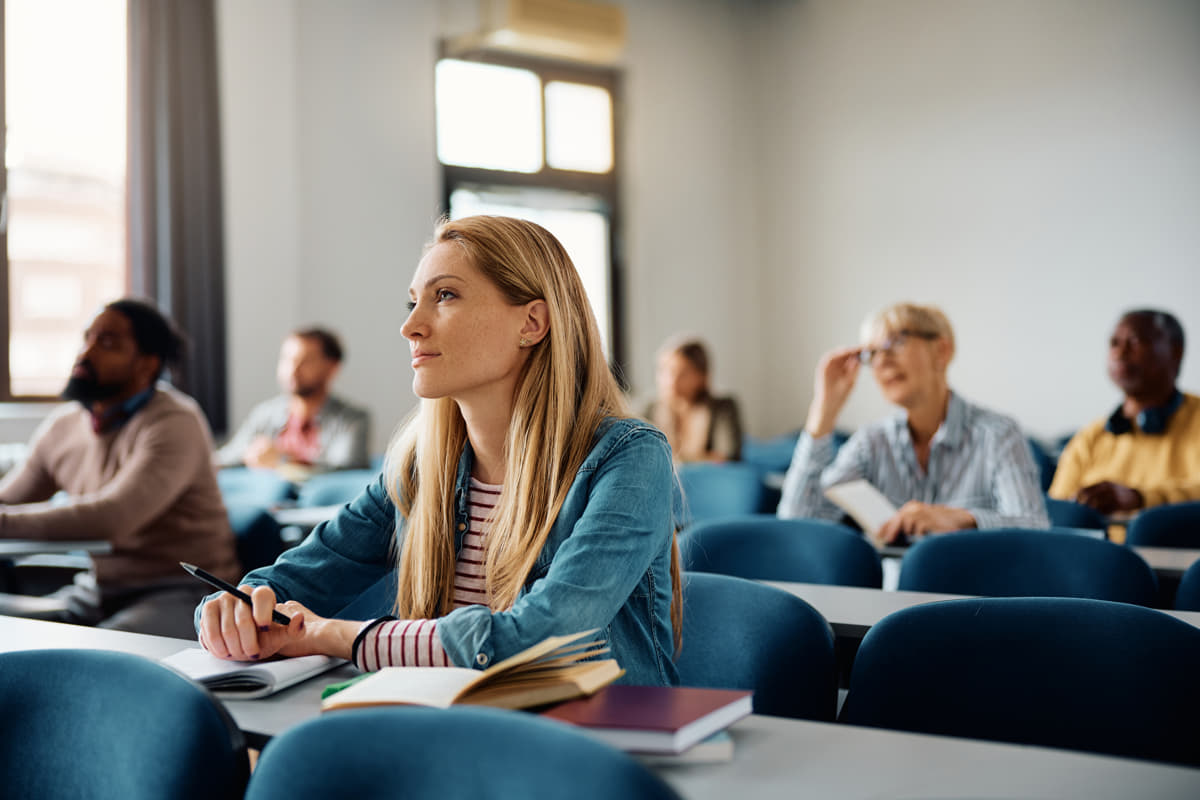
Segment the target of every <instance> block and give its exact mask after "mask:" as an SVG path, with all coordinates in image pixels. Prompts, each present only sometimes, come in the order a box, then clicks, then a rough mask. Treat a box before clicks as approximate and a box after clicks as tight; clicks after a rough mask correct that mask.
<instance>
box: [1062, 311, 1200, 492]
mask: <svg viewBox="0 0 1200 800" xmlns="http://www.w3.org/2000/svg"><path fill="white" fill-rule="evenodd" d="M1182 361H1183V327H1182V326H1181V325H1180V324H1179V320H1177V319H1176V318H1175V317H1174V316H1172V315H1171V314H1169V313H1167V312H1165V311H1157V310H1152V309H1147V310H1138V311H1130V312H1128V313H1126V314H1125V315H1124V316H1122V317H1121V319H1120V321H1119V322H1117V327H1116V329H1115V330H1114V331H1113V334H1112V338H1110V339H1109V342H1108V375H1109V377H1110V378H1111V379H1112V381H1113V383H1115V384H1116V385H1117V386H1118V387H1119V388H1120V389H1121V391H1122V392H1123V393H1124V395H1125V399H1124V400H1123V401H1122V403H1121V405H1120V406H1118V407H1117V409H1116V410H1115V411H1114V412H1113V413H1112V415H1111V416H1109V417H1106V418H1104V419H1101V420H1097V421H1096V422H1093V423H1091V424H1090V425H1088V426H1087V427H1085V428H1083V429H1082V430H1080V431H1079V432H1078V433H1077V434H1075V436H1073V437H1072V438H1071V441H1070V442H1068V443H1067V446H1066V448H1065V449H1064V450H1063V452H1062V456H1061V457H1060V458H1059V462H1058V469H1057V471H1056V472H1055V474H1054V482H1053V483H1052V484H1051V485H1050V491H1049V494H1050V496H1051V497H1053V498H1056V499H1059V500H1075V501H1076V502H1079V503H1082V504H1084V505H1087V506H1091V507H1092V508H1094V509H1096V510H1097V511H1099V512H1101V513H1103V514H1113V513H1117V512H1125V511H1135V510H1137V509H1141V508H1147V507H1149V506H1156V505H1161V504H1164V503H1181V502H1184V501H1187V500H1197V499H1200V397H1197V396H1196V395H1192V394H1185V393H1183V392H1181V391H1179V389H1177V388H1176V386H1175V381H1176V379H1177V378H1178V377H1179V365H1180V363H1181V362H1182Z"/></svg>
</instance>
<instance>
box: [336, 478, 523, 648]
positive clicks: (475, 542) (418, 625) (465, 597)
mask: <svg viewBox="0 0 1200 800" xmlns="http://www.w3.org/2000/svg"><path fill="white" fill-rule="evenodd" d="M501 488H503V487H501V486H494V485H491V484H486V483H482V482H480V481H477V480H475V479H474V478H471V491H470V495H469V497H468V509H467V514H468V517H469V519H470V525H469V526H468V528H467V530H466V532H465V533H464V534H463V541H462V548H461V549H460V550H459V552H458V558H457V560H456V561H455V564H454V591H453V598H454V607H455V608H462V607H463V606H470V605H486V604H487V600H488V597H487V592H486V590H485V588H484V587H485V577H486V576H485V574H484V568H483V557H484V553H485V552H486V549H485V541H486V539H487V535H488V532H489V531H490V530H491V528H492V525H491V522H490V519H491V516H492V513H493V511H494V509H495V507H496V503H497V502H498V501H499V498H500V489H501ZM358 638H359V641H358V646H357V647H356V648H355V653H354V665H355V666H356V667H358V668H359V669H361V670H377V669H382V668H383V667H450V666H454V665H453V664H451V663H450V659H449V658H448V657H447V656H446V651H445V650H444V649H442V642H441V640H440V639H439V638H438V635H437V621H436V620H432V619H399V620H397V619H388V618H387V617H384V618H382V619H377V620H374V621H372V622H368V623H366V625H364V626H363V629H362V631H361V632H360V633H359V636H358Z"/></svg>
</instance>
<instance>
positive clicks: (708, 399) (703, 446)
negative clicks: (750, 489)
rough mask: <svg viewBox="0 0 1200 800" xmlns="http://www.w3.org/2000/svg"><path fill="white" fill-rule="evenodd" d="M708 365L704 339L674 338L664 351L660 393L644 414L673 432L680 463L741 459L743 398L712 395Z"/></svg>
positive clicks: (674, 450) (670, 438)
mask: <svg viewBox="0 0 1200 800" xmlns="http://www.w3.org/2000/svg"><path fill="white" fill-rule="evenodd" d="M708 363H709V359H708V348H707V347H705V346H704V343H703V342H701V341H700V340H699V339H690V338H681V339H674V340H670V341H668V342H667V343H666V344H665V345H663V347H662V349H661V350H659V352H658V368H657V374H656V381H655V382H656V384H657V388H658V397H657V398H656V399H655V401H654V402H653V403H651V404H650V406H649V407H648V408H647V409H646V413H645V414H643V416H644V417H645V418H646V419H648V420H650V421H651V422H653V423H654V424H655V425H656V426H657V427H658V429H659V430H661V431H662V432H663V433H665V434H666V435H667V441H668V442H670V444H671V453H672V454H673V455H674V456H675V460H676V461H680V462H683V461H737V460H738V459H739V458H741V455H742V420H741V416H740V414H739V413H738V406H737V401H736V400H734V399H733V398H732V397H717V396H715V395H714V394H713V393H712V389H711V387H710V385H709V369H708Z"/></svg>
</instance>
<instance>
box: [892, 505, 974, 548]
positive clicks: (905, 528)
mask: <svg viewBox="0 0 1200 800" xmlns="http://www.w3.org/2000/svg"><path fill="white" fill-rule="evenodd" d="M974 527H975V518H974V517H973V516H971V512H969V511H967V510H966V509H962V508H953V507H951V506H942V505H935V504H933V503H918V502H917V501H916V500H910V501H909V502H907V503H905V504H904V505H902V506H900V508H899V510H897V511H896V513H895V514H894V515H892V518H891V519H889V520H888V521H887V522H885V523H883V527H881V528H880V529H879V531H878V532H877V533H876V534H875V535H874V537H873V538H874V539H875V541H877V542H879V543H881V544H891V543H892V542H894V541H896V539H898V538H899V537H900V535H901V534H903V535H905V536H908V537H909V538H916V537H918V536H924V535H925V534H927V533H947V532H949V531H961V530H964V529H967V528H974Z"/></svg>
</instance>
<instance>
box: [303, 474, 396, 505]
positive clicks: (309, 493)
mask: <svg viewBox="0 0 1200 800" xmlns="http://www.w3.org/2000/svg"><path fill="white" fill-rule="evenodd" d="M378 478H379V472H378V471H373V470H369V469H343V470H338V471H336V472H323V473H321V474H320V475H314V476H312V477H311V478H309V479H308V480H307V481H305V482H304V485H302V486H301V487H300V493H299V496H298V497H297V498H296V505H298V506H301V507H312V506H340V505H343V504H344V503H349V502H350V501H351V500H353V499H354V498H356V497H358V496H359V495H360V494H362V493H363V490H364V489H366V488H367V485H368V484H370V483H372V482H374V481H375V480H377V479H378Z"/></svg>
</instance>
